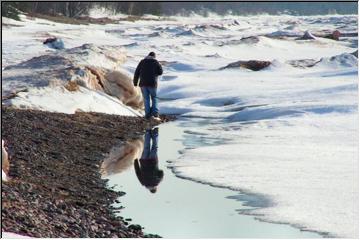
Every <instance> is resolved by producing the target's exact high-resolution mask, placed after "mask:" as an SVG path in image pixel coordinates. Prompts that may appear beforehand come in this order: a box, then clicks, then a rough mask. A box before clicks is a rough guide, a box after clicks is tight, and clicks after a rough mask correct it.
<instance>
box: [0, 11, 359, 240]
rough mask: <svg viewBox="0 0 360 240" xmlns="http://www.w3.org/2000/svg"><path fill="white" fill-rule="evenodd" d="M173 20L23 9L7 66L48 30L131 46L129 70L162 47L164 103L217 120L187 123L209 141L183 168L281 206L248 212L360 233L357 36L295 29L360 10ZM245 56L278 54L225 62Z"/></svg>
mask: <svg viewBox="0 0 360 240" xmlns="http://www.w3.org/2000/svg"><path fill="white" fill-rule="evenodd" d="M174 19H175V21H149V20H148V21H137V22H126V21H125V22H122V24H119V25H116V24H111V25H106V26H97V25H89V26H68V25H64V24H57V23H51V22H48V21H45V20H36V19H35V20H25V21H24V22H22V23H21V24H22V25H24V26H22V27H8V28H5V29H3V62H4V66H5V67H6V66H8V65H14V64H18V63H20V62H22V61H24V60H28V59H30V58H32V57H36V56H40V55H44V54H45V53H47V52H49V51H53V50H49V49H47V48H46V47H44V46H43V45H42V43H41V41H42V40H43V39H44V37H45V36H48V34H50V35H51V36H56V37H62V38H63V39H64V42H65V46H66V47H67V48H73V47H78V46H80V45H82V44H84V43H93V44H95V45H115V46H119V47H120V46H122V47H125V48H126V50H127V57H128V60H127V62H125V63H124V64H123V65H122V67H124V68H125V69H126V70H127V71H128V72H129V73H132V72H133V71H134V68H135V67H136V64H137V63H138V61H139V60H140V59H141V58H142V57H144V56H145V55H146V54H147V53H148V52H149V51H151V50H154V51H155V52H157V55H158V58H159V60H161V61H163V65H164V69H165V74H164V76H163V77H162V79H161V81H160V84H159V96H160V97H161V98H162V99H165V100H167V101H163V102H162V103H161V110H162V112H164V113H173V114H182V115H183V116H187V117H191V118H200V119H211V120H210V122H211V124H209V125H206V126H191V125H190V124H189V125H188V126H186V125H184V128H186V129H187V132H188V133H187V134H186V138H193V139H194V138H199V139H200V140H199V141H200V142H202V145H204V146H203V147H196V148H195V149H191V146H190V147H189V149H186V150H185V151H184V154H183V157H182V158H181V159H178V160H175V161H173V162H172V163H171V166H172V167H174V171H175V172H176V174H178V175H180V176H184V177H187V178H191V179H194V180H200V181H203V182H207V183H211V184H215V185H220V186H225V187H229V188H232V189H237V190H242V191H246V192H253V193H260V194H262V195H266V196H267V197H268V198H269V199H270V200H271V202H272V203H273V205H271V206H269V207H267V208H261V209H257V210H254V211H251V212H246V214H254V215H256V216H257V217H258V218H259V219H262V220H265V221H272V222H281V223H289V224H292V225H295V226H298V227H299V228H302V229H306V230H312V231H318V232H324V233H329V234H330V235H331V236H335V237H349V238H357V237H358V231H359V230H358V205H357V204H358V149H357V146H358V137H357V133H358V60H357V57H355V56H354V55H352V54H351V53H353V52H355V51H356V50H357V41H358V39H357V37H343V38H340V41H334V40H331V39H326V38H316V39H315V40H296V38H297V37H298V36H301V35H302V34H303V33H304V32H305V31H306V30H309V31H310V32H313V33H324V32H326V31H328V32H332V31H333V30H335V29H339V30H340V31H341V32H345V33H346V32H357V31H358V29H357V16H341V15H334V16H311V17H306V16H299V17H294V16H285V15H283V16H249V17H236V16H227V17H218V16H214V17H210V18H202V17H199V16H195V17H188V18H186V17H174ZM249 37H251V38H249ZM19 53H21V55H19ZM239 60H262V61H270V62H271V64H270V66H269V67H267V68H265V69H263V70H261V71H256V72H255V71H251V70H248V69H243V68H235V69H224V70H218V69H219V68H221V67H223V66H226V65H227V64H229V63H232V62H235V61H239ZM294 60H295V64H290V63H289V62H292V63H294ZM307 62H310V63H312V64H310V65H313V66H304V65H303V63H307ZM300 63H301V64H300ZM315 63H316V64H315ZM294 65H295V66H294ZM305 65H306V64H305ZM3 86H5V85H4V83H3ZM36 91H39V90H30V91H29V92H28V93H27V94H29V95H28V96H29V97H31V98H32V96H38V95H39V93H37V92H36ZM84 91H88V90H84ZM21 94H22V93H21ZM21 94H20V97H21ZM31 94H32V95H31ZM44 95H45V94H44ZM41 96H43V95H41ZM49 96H50V95H49ZM25 98H26V97H25ZM76 98H77V97H76ZM84 99H85V98H84ZM85 100H86V101H85V102H87V103H88V102H89V100H87V99H85ZM89 103H91V102H89ZM103 104H104V105H106V106H107V105H108V103H107V102H103ZM91 105H93V104H91ZM116 106H117V105H116ZM30 107H33V106H30ZM69 108H70V107H69ZM211 139H225V140H226V141H224V142H223V144H221V145H219V144H216V145H215V144H213V143H212V142H211Z"/></svg>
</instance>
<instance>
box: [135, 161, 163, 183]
mask: <svg viewBox="0 0 360 240" xmlns="http://www.w3.org/2000/svg"><path fill="white" fill-rule="evenodd" d="M134 167H135V173H136V176H137V177H138V179H139V181H140V183H141V184H142V185H144V186H145V187H156V186H157V185H159V183H160V182H161V180H162V179H163V177H164V172H163V171H162V170H160V169H159V167H158V159H157V158H149V159H140V163H139V161H138V160H137V159H136V160H135V162H134Z"/></svg>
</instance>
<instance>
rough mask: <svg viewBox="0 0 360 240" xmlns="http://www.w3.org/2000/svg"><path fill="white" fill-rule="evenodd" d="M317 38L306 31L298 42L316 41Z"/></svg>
mask: <svg viewBox="0 0 360 240" xmlns="http://www.w3.org/2000/svg"><path fill="white" fill-rule="evenodd" d="M315 39H316V37H315V36H314V35H313V34H312V33H311V32H309V31H306V32H305V33H304V35H303V36H302V37H300V38H297V39H296V40H315Z"/></svg>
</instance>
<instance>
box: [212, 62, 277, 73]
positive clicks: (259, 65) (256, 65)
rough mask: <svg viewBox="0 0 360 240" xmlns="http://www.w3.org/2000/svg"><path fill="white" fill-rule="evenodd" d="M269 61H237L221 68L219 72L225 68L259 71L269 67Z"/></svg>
mask: <svg viewBox="0 0 360 240" xmlns="http://www.w3.org/2000/svg"><path fill="white" fill-rule="evenodd" d="M270 64H271V62H270V61H258V60H249V61H237V62H233V63H230V64H228V65H226V66H225V67H221V68H220V69H219V70H223V69H227V68H247V69H250V70H253V71H259V70H261V69H264V68H266V67H268V66H270Z"/></svg>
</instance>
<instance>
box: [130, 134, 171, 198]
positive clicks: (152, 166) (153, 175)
mask: <svg viewBox="0 0 360 240" xmlns="http://www.w3.org/2000/svg"><path fill="white" fill-rule="evenodd" d="M158 136H159V129H158V128H154V129H152V130H146V133H145V142H144V150H143V153H142V155H141V158H140V161H139V160H138V159H136V160H135V162H134V167H135V172H136V176H137V177H138V179H139V181H140V183H141V184H142V185H144V186H145V187H146V188H147V189H149V190H150V192H152V193H155V192H156V190H157V186H158V185H159V183H160V182H161V180H162V179H163V177H164V172H163V171H162V170H160V169H159V165H158V155H157V150H158ZM151 141H152V143H151Z"/></svg>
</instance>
